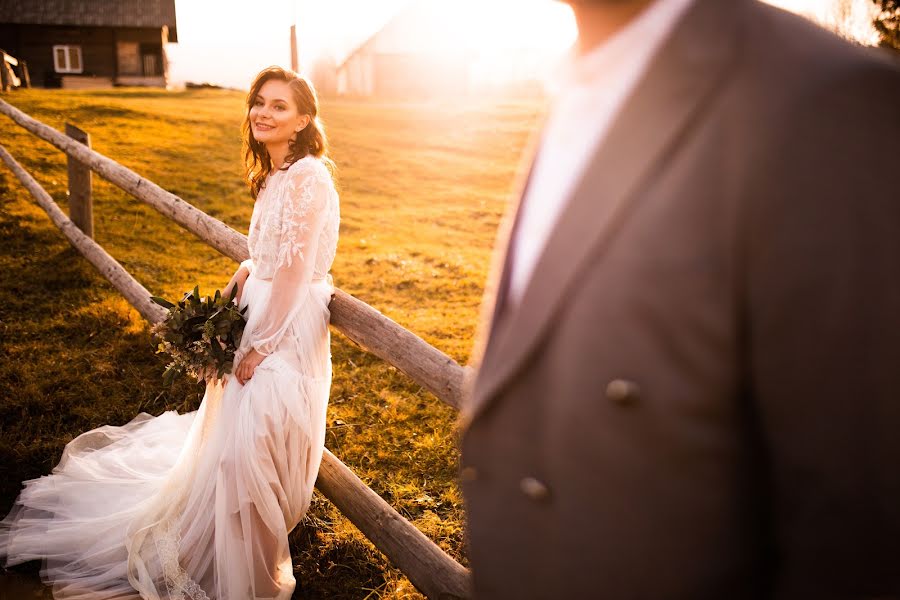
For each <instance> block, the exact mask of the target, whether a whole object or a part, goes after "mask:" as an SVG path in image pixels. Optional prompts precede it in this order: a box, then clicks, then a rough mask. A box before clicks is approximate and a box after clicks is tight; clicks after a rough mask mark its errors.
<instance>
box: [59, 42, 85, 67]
mask: <svg viewBox="0 0 900 600" xmlns="http://www.w3.org/2000/svg"><path fill="white" fill-rule="evenodd" d="M58 50H62V51H63V53H64V55H65V57H66V64H64V65H61V64H59V60H58V58H59V55H58V53H57V51H58ZM73 52H75V53H77V55H78V65H79V66H78V68H77V69H73V68H72V53H73ZM53 68H54V69H56V72H57V73H83V72H84V60H83V59H82V56H81V46H73V45H71V44H63V45H57V46H53Z"/></svg>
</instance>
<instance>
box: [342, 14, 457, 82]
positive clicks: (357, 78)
mask: <svg viewBox="0 0 900 600" xmlns="http://www.w3.org/2000/svg"><path fill="white" fill-rule="evenodd" d="M436 4H437V3H433V2H420V3H414V4H413V6H412V7H410V8H408V9H407V10H405V11H402V12H401V13H400V14H398V15H397V16H396V17H394V18H393V19H392V20H390V21H389V22H388V23H387V24H386V25H385V26H384V27H383V28H381V29H380V30H379V31H377V32H376V33H375V34H374V35H372V36H371V37H370V38H369V39H367V40H366V41H365V42H363V43H362V44H360V45H359V46H358V47H356V48H355V49H354V50H353V51H352V52H350V53H349V54H348V55H347V56H346V57H345V58H344V59H343V60H342V61H341V62H340V63H339V64H338V65H337V67H336V88H337V90H336V91H337V93H338V94H339V95H342V96H357V97H373V96H374V97H390V98H422V97H433V96H446V95H454V94H460V93H462V94H464V93H466V92H467V90H468V85H469V61H468V55H467V53H466V52H465V51H463V50H461V49H460V48H461V45H460V44H459V41H458V40H459V38H458V37H457V36H458V34H459V32H454V31H448V29H447V26H446V22H445V21H444V20H442V19H441V13H440V12H439V11H436V10H435V9H434V6H435V5H436Z"/></svg>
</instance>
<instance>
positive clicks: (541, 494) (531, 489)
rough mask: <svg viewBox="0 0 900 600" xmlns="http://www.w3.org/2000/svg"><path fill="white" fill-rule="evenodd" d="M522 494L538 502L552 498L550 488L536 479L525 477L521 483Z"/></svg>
mask: <svg viewBox="0 0 900 600" xmlns="http://www.w3.org/2000/svg"><path fill="white" fill-rule="evenodd" d="M519 487H520V488H521V489H522V493H523V494H525V495H526V496H528V497H529V498H531V499H532V500H534V501H536V502H540V501H543V500H546V499H547V498H549V497H550V488H548V487H547V486H546V484H544V483H543V482H541V481H538V480H537V479H535V478H534V477H523V478H522V480H521V481H520V482H519Z"/></svg>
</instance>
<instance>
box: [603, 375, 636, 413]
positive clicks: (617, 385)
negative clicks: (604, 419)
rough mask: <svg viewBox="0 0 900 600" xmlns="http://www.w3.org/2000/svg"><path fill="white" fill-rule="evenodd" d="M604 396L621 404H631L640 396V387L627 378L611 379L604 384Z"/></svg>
mask: <svg viewBox="0 0 900 600" xmlns="http://www.w3.org/2000/svg"><path fill="white" fill-rule="evenodd" d="M606 397H607V398H609V400H611V401H612V402H615V403H616V404H621V405H623V406H624V405H626V404H633V403H635V402H637V400H638V398H640V397H641V388H640V387H638V384H636V383H635V382H633V381H628V380H627V379H613V380H612V381H610V382H609V385H607V386H606Z"/></svg>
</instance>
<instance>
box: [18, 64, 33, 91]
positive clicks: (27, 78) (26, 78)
mask: <svg viewBox="0 0 900 600" xmlns="http://www.w3.org/2000/svg"><path fill="white" fill-rule="evenodd" d="M19 64H20V65H22V68H21V71H22V75H21V79H22V87H24V88H30V87H31V75H29V74H28V63H27V62H25V61H24V60H20V61H19Z"/></svg>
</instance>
